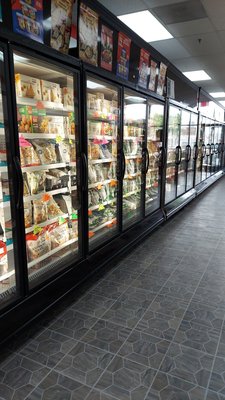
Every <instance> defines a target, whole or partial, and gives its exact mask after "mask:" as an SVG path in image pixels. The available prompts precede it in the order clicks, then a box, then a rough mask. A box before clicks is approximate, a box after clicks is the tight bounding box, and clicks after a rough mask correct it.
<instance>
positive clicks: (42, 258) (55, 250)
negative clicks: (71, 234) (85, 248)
mask: <svg viewBox="0 0 225 400" xmlns="http://www.w3.org/2000/svg"><path fill="white" fill-rule="evenodd" d="M77 241H78V238H75V239H70V240H69V241H68V242H66V243H63V244H62V245H61V246H58V247H56V248H55V249H53V250H50V251H49V252H48V253H47V254H44V255H43V256H41V257H39V258H36V259H35V260H33V261H30V262H28V264H27V266H28V268H31V267H33V266H35V265H36V264H37V263H39V262H41V261H44V260H46V258H49V257H51V256H53V255H54V254H56V253H58V252H59V251H60V250H62V249H64V248H65V247H67V246H70V245H71V244H73V243H75V242H77Z"/></svg>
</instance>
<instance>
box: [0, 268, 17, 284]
mask: <svg viewBox="0 0 225 400" xmlns="http://www.w3.org/2000/svg"><path fill="white" fill-rule="evenodd" d="M13 275H15V271H14V270H13V271H9V272H6V273H5V274H3V275H1V276H0V282H2V281H5V280H6V279H8V278H10V276H13Z"/></svg>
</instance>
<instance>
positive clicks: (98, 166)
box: [95, 164, 105, 182]
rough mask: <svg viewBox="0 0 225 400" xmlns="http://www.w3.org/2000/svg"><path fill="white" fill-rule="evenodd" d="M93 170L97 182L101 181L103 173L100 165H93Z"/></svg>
mask: <svg viewBox="0 0 225 400" xmlns="http://www.w3.org/2000/svg"><path fill="white" fill-rule="evenodd" d="M95 171H96V174H97V182H103V181H104V180H105V179H104V174H103V170H102V165H100V164H98V165H95Z"/></svg>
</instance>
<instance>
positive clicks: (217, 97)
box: [209, 92, 225, 99]
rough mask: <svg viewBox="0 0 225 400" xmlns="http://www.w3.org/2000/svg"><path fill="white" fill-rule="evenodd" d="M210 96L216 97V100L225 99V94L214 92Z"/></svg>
mask: <svg viewBox="0 0 225 400" xmlns="http://www.w3.org/2000/svg"><path fill="white" fill-rule="evenodd" d="M209 94H210V96H212V97H215V99H219V98H221V97H225V92H213V93H209Z"/></svg>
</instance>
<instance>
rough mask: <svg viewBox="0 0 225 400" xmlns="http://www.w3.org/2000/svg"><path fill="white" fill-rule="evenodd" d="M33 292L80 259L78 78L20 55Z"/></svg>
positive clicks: (18, 81)
mask: <svg viewBox="0 0 225 400" xmlns="http://www.w3.org/2000/svg"><path fill="white" fill-rule="evenodd" d="M14 70H15V91H16V104H17V120H18V121H17V122H18V134H19V149H20V163H21V170H22V174H23V204H24V225H25V234H26V250H27V266H28V274H29V283H30V287H33V286H36V285H37V284H38V283H40V281H42V280H44V279H46V277H51V276H52V275H53V274H54V272H55V271H58V268H65V267H66V266H67V265H68V263H69V262H70V263H71V261H73V262H74V260H76V258H78V239H79V234H78V225H79V208H80V204H79V201H78V197H79V196H78V186H77V153H78V117H77V115H78V112H77V108H78V104H77V77H76V75H75V74H74V73H72V72H66V71H65V69H60V68H57V67H55V66H54V65H52V64H50V63H47V62H44V61H40V60H38V59H36V58H32V57H29V55H27V54H26V55H23V54H22V53H19V52H14Z"/></svg>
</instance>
